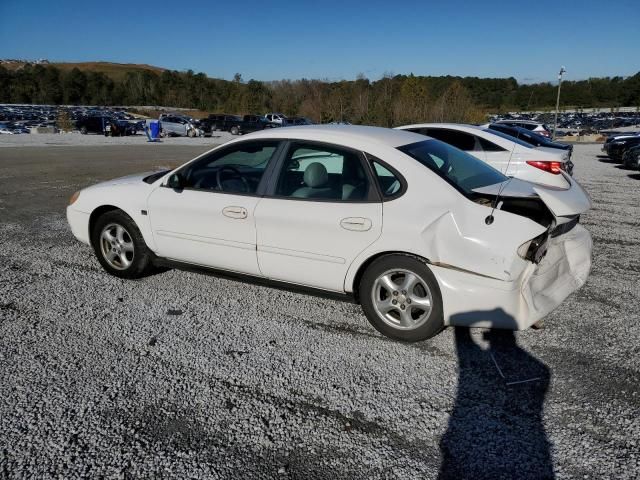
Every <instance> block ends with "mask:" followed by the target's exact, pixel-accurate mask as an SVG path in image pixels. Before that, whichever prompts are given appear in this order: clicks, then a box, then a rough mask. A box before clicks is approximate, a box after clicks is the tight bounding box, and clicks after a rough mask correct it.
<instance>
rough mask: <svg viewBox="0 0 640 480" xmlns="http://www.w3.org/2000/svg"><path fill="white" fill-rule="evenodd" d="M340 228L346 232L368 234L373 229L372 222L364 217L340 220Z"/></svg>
mask: <svg viewBox="0 0 640 480" xmlns="http://www.w3.org/2000/svg"><path fill="white" fill-rule="evenodd" d="M340 226H341V227H342V228H344V229H345V230H353V231H355V232H366V231H367V230H370V229H371V220H369V219H368V218H362V217H347V218H343V219H342V220H340Z"/></svg>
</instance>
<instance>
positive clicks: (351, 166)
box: [255, 141, 382, 292]
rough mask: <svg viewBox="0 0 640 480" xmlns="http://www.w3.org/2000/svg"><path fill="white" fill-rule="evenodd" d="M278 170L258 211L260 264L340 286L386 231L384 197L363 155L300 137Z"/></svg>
mask: <svg viewBox="0 0 640 480" xmlns="http://www.w3.org/2000/svg"><path fill="white" fill-rule="evenodd" d="M278 170H279V173H278V174H277V175H276V176H274V179H273V181H272V182H271V185H270V190H269V192H268V193H269V195H268V196H266V197H265V198H263V199H262V200H261V201H260V203H259V204H258V206H257V207H256V211H255V220H256V230H257V252H258V264H259V267H260V271H261V272H262V274H263V275H264V276H266V277H268V278H270V279H273V280H279V281H285V282H292V283H296V284H302V285H307V286H310V287H316V288H321V289H325V290H331V291H336V292H343V291H344V280H345V277H346V274H347V270H348V268H349V266H350V264H351V263H352V262H353V260H354V259H355V258H356V256H357V255H358V254H359V253H360V252H362V251H363V250H364V249H365V248H367V247H368V246H369V245H370V244H371V243H373V242H374V241H375V240H376V239H377V238H378V237H379V236H380V233H381V232H382V203H381V202H380V200H379V197H378V194H377V190H376V188H375V185H374V183H373V181H372V179H371V173H370V170H369V168H368V167H367V165H366V164H365V163H364V157H363V155H362V154H361V153H360V152H357V151H354V150H350V149H347V148H344V147H341V146H336V145H327V144H320V143H315V142H300V141H296V142H292V143H290V144H289V145H288V147H287V151H286V154H285V155H284V156H283V158H282V160H281V162H280V165H279V166H278Z"/></svg>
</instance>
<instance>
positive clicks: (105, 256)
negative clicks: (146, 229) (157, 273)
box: [91, 210, 153, 279]
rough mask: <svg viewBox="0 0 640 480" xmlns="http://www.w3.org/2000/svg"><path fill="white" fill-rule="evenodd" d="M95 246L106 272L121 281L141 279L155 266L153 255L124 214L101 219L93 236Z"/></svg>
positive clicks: (92, 242) (132, 223)
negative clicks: (123, 279)
mask: <svg viewBox="0 0 640 480" xmlns="http://www.w3.org/2000/svg"><path fill="white" fill-rule="evenodd" d="M91 244H92V246H93V250H94V251H95V253H96V256H97V257H98V261H99V262H100V265H102V268H104V269H105V270H106V271H107V272H108V273H110V274H111V275H114V276H116V277H119V278H128V279H133V278H140V277H143V276H145V274H146V273H148V271H149V270H150V268H151V266H152V260H153V253H152V252H151V250H149V248H148V247H147V245H146V243H145V242H144V238H143V237H142V234H141V233H140V230H138V227H137V226H136V224H135V222H134V221H133V220H132V219H131V217H129V215H127V214H126V213H124V212H123V211H121V210H112V211H109V212H106V213H104V214H103V215H101V216H100V217H99V218H98V219H97V220H96V222H95V224H94V226H93V230H92V232H91Z"/></svg>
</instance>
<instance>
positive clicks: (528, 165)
mask: <svg viewBox="0 0 640 480" xmlns="http://www.w3.org/2000/svg"><path fill="white" fill-rule="evenodd" d="M397 128H398V129H400V130H408V131H410V132H415V133H420V134H422V135H427V136H429V137H432V138H437V139H438V140H442V141H443V142H446V143H448V144H449V145H452V146H454V147H456V148H459V149H460V150H463V151H465V152H467V153H469V154H471V155H473V156H474V157H476V158H479V159H480V160H482V161H483V162H487V163H488V164H489V165H491V166H493V167H494V168H496V169H498V170H500V171H501V172H502V173H504V174H505V175H507V176H509V177H517V178H520V179H522V180H527V181H528V182H533V183H539V184H542V185H550V186H554V187H558V188H569V186H570V184H569V183H568V182H566V181H565V178H564V176H563V175H561V172H568V173H571V172H570V168H568V165H571V163H570V158H571V152H570V151H568V150H558V149H555V148H547V147H535V146H533V145H531V144H529V143H527V142H526V141H524V140H520V139H518V138H515V137H512V136H510V135H507V134H504V133H502V132H498V131H496V130H490V129H488V128H485V127H477V126H475V125H464V124H458V123H420V124H416V125H406V126H403V127H397Z"/></svg>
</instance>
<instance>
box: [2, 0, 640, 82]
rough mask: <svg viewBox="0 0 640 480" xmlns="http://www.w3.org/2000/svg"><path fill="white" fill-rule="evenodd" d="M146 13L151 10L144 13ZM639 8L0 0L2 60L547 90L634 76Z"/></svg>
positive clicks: (638, 67) (471, 0)
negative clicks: (507, 83)
mask: <svg viewBox="0 0 640 480" xmlns="http://www.w3.org/2000/svg"><path fill="white" fill-rule="evenodd" d="M151 5H153V7H152V6H151ZM639 47H640V5H638V0H633V1H626V0H620V1H616V2H609V3H605V2H602V1H599V2H597V1H591V0H585V1H574V2H564V1H562V0H556V1H546V0H530V1H492V0H483V1H475V0H468V1H458V0H444V1H443V0H440V1H438V2H435V1H427V0H424V1H420V2H413V1H402V0H396V1H395V2H394V1H389V0H386V1H378V0H365V1H359V0H358V1H348V0H343V1H333V0H324V1H305V0H296V1H289V0H275V1H264V0H263V1H260V2H254V1H252V0H239V1H230V0H219V1H207V0H195V1H189V0H173V1H165V0H160V1H155V2H152V1H135V0H134V1H131V0H129V1H121V0H111V1H93V0H84V1H75V0H58V1H40V0H29V1H25V0H0V58H26V59H37V58H47V59H49V60H51V61H90V60H104V61H113V62H122V63H148V64H152V65H158V66H162V67H166V68H171V69H175V70H187V69H192V70H194V71H195V72H204V73H206V74H207V75H209V76H212V77H218V78H227V79H230V78H232V77H233V75H234V73H236V72H239V73H241V74H242V77H243V78H244V79H245V80H248V79H250V78H255V79H258V80H276V79H283V78H291V79H296V78H326V79H331V80H337V79H353V78H355V77H356V75H357V74H358V73H363V74H364V75H365V76H367V77H369V78H371V79H377V78H380V77H381V76H382V75H383V74H384V73H385V72H391V73H394V74H399V73H406V74H408V73H414V74H416V75H447V74H449V75H462V76H467V75H468V76H478V77H508V76H513V77H515V78H517V79H518V80H519V81H524V82H535V81H546V80H553V79H555V77H556V74H557V71H558V70H559V67H560V66H561V65H565V66H566V68H567V75H566V77H565V78H566V79H584V78H588V77H593V76H613V75H624V76H626V75H631V74H634V73H636V72H638V71H640V49H639Z"/></svg>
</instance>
